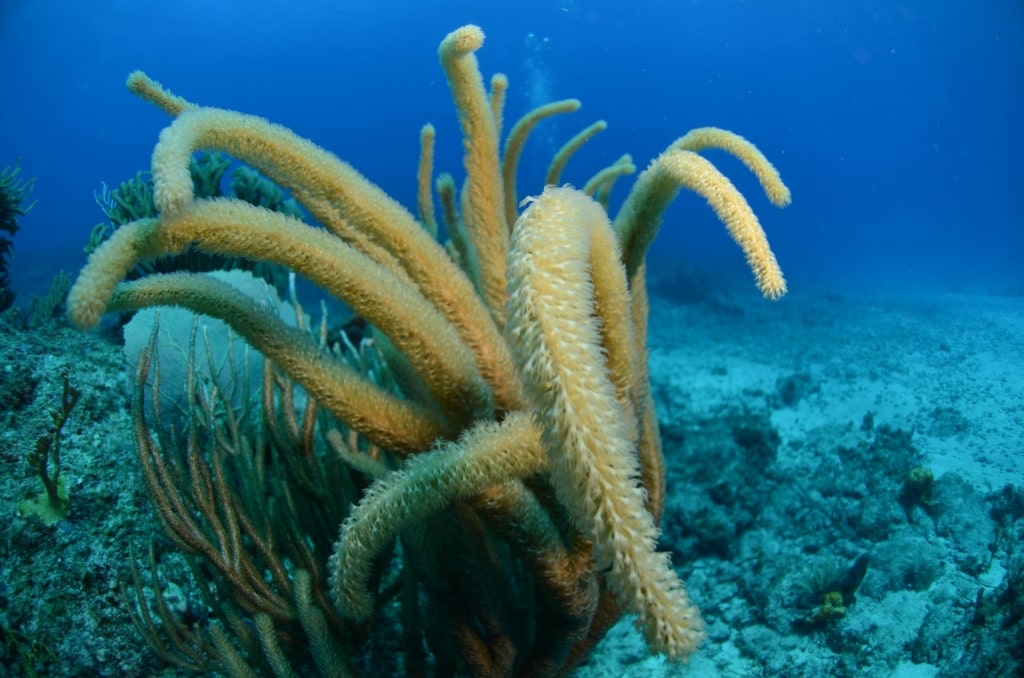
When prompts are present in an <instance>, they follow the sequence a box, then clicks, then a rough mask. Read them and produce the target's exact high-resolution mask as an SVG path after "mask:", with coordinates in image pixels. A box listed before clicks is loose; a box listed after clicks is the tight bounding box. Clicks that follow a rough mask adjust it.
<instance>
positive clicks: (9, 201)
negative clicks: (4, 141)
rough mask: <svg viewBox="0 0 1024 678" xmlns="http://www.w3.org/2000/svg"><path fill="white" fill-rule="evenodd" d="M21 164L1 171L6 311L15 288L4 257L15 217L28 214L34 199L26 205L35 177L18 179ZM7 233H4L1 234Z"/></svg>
mask: <svg viewBox="0 0 1024 678" xmlns="http://www.w3.org/2000/svg"><path fill="white" fill-rule="evenodd" d="M20 173H21V166H20V165H19V164H18V163H15V164H14V166H13V167H5V168H4V169H3V171H0V311H6V310H7V309H9V308H10V307H11V305H12V304H13V303H14V290H12V289H11V288H10V284H11V279H10V277H9V276H8V274H7V260H8V258H10V256H11V253H12V252H13V251H14V234H15V233H17V232H18V229H19V228H20V226H18V217H23V216H25V215H26V214H28V212H29V210H31V209H32V206H33V205H35V201H33V202H31V203H29V204H28V205H27V206H26V205H25V200H26V199H27V198H28V194H29V193H31V192H32V187H33V186H34V185H35V183H36V180H35V179H20V178H18V175H19V174H20ZM4 232H6V235H4Z"/></svg>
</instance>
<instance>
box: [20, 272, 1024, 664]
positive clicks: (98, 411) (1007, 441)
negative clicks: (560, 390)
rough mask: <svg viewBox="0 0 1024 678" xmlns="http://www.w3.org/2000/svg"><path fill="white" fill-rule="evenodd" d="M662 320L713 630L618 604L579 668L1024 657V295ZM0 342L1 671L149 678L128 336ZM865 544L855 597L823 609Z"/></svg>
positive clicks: (675, 462) (726, 302)
mask: <svg viewBox="0 0 1024 678" xmlns="http://www.w3.org/2000/svg"><path fill="white" fill-rule="evenodd" d="M744 299H746V298H744ZM651 320H652V322H651V331H650V346H651V355H650V371H651V375H652V381H653V386H654V393H655V397H656V399H657V401H658V408H659V419H660V421H661V425H662V433H663V441H664V447H665V456H666V461H667V473H668V501H667V507H666V512H665V518H664V520H663V528H664V532H665V534H664V537H663V540H662V545H663V547H664V548H667V549H670V550H671V551H672V552H673V559H674V562H675V564H676V565H677V567H678V568H679V570H680V572H681V574H682V575H683V576H684V577H685V578H686V580H687V581H688V586H689V589H690V592H691V595H692V596H693V598H694V600H695V602H697V603H698V604H699V605H700V607H701V608H702V610H703V612H704V615H705V618H706V620H707V625H708V640H707V642H706V643H705V645H704V647H703V648H702V649H701V650H700V651H699V653H698V654H697V655H696V656H695V657H694V658H693V659H692V660H691V661H690V663H689V666H688V667H685V668H684V667H680V666H677V665H666V664H665V663H664V662H663V661H661V660H660V659H658V658H650V657H648V656H647V653H646V651H645V649H644V646H643V645H642V641H641V640H640V638H639V635H638V634H637V632H636V631H634V630H633V629H632V627H631V626H630V624H629V622H628V620H625V621H623V622H621V623H620V624H619V625H618V626H617V627H616V628H615V629H613V630H612V632H611V633H610V634H609V636H608V637H607V638H606V639H605V641H604V642H603V643H602V644H601V645H600V646H599V647H598V650H597V652H596V653H595V654H594V656H593V657H592V658H591V660H590V661H589V662H588V663H587V664H586V665H585V666H583V667H581V668H580V669H578V671H577V673H576V674H575V675H577V676H581V677H584V678H592V677H597V676H617V677H624V676H659V675H694V676H719V675H720V676H758V675H775V676H819V675H856V676H933V675H944V676H953V675H1007V676H1009V675H1021V673H1020V672H1021V671H1022V670H1024V669H1022V666H1024V650H1022V645H1024V631H1022V624H1024V622H1022V621H1021V616H1022V614H1024V580H1021V579H1022V576H1021V572H1020V570H1021V567H1020V564H1021V562H1024V557H1022V556H1020V555H1018V554H1019V553H1021V552H1022V551H1024V494H1022V490H1021V488H1020V486H1021V485H1022V484H1024V483H1022V481H1024V338H1022V336H1024V335H1022V330H1024V297H1021V296H986V295H973V294H972V295H969V294H952V293H942V294H926V293H912V294H911V293H908V294H900V293H898V292H891V293H887V294H884V295H868V294H834V293H828V294H826V293H822V294H813V293H811V294H809V293H799V292H797V293H793V294H791V295H790V296H789V297H787V298H785V299H784V300H782V301H781V302H778V303H768V302H764V301H761V300H757V299H754V298H750V299H749V300H744V301H734V300H730V299H728V298H722V297H717V298H716V297H709V298H708V299H705V300H703V301H701V302H699V303H690V304H674V303H669V302H667V301H665V300H663V299H661V298H659V297H657V296H654V297H653V298H652V305H651ZM0 351H2V356H0V357H2V358H3V362H4V367H3V370H4V374H3V381H0V385H2V387H3V389H4V393H6V392H8V391H9V390H10V389H11V388H12V385H16V383H17V381H18V380H20V379H35V380H36V382H37V383H38V386H37V387H36V388H35V389H34V393H33V395H32V396H31V397H30V399H29V400H28V401H26V402H19V403H12V402H10V401H4V403H3V405H4V409H5V412H4V426H3V428H2V430H0V463H2V464H3V469H4V470H3V473H2V474H0V511H2V512H3V519H2V520H0V537H2V539H0V556H2V557H0V628H3V629H4V631H5V635H4V636H3V638H4V641H3V643H2V645H3V646H4V647H3V652H4V655H2V656H3V661H2V662H0V674H3V675H7V674H10V675H21V674H20V673H19V669H18V666H19V661H20V662H21V664H22V665H24V661H25V660H26V659H28V660H31V661H36V662H38V665H39V666H41V667H44V668H46V671H45V672H43V673H42V675H51V676H61V675H119V676H133V675H147V674H151V672H153V671H154V670H155V668H156V666H157V664H156V663H155V662H154V661H153V659H152V656H151V655H150V654H149V653H148V650H147V648H146V647H145V645H144V643H143V641H142V640H141V638H140V637H139V636H138V635H137V634H136V633H135V631H134V630H133V628H132V627H131V626H130V624H129V623H128V620H127V616H126V614H125V611H124V605H123V602H122V600H121V598H120V596H119V595H118V593H117V586H118V581H120V580H124V579H125V578H126V565H125V562H126V549H127V546H128V543H129V542H134V543H136V544H142V543H143V540H144V538H145V537H146V535H147V534H148V533H151V532H152V530H154V529H157V528H156V527H155V523H154V522H153V520H152V516H151V514H150V513H149V511H148V504H147V502H148V500H147V499H146V497H145V495H144V493H143V492H142V491H141V490H140V489H139V488H138V476H137V474H136V473H135V472H134V471H133V470H132V469H133V467H134V453H133V451H132V448H131V438H130V435H129V421H128V417H127V412H126V410H125V404H126V396H125V395H124V392H123V389H124V388H125V385H126V380H125V379H124V378H123V376H121V375H120V374H119V373H118V370H119V366H120V358H119V354H118V352H117V349H115V348H113V347H112V346H111V345H109V344H105V343H104V342H103V341H102V340H101V339H100V338H99V337H98V336H95V335H94V336H85V335H81V334H79V333H76V332H73V331H72V330H70V329H68V328H66V327H62V326H60V324H59V323H57V322H56V321H55V322H54V324H51V325H49V326H47V327H44V328H41V329H38V330H36V331H34V332H32V333H25V332H21V331H18V330H15V329H14V328H13V327H11V325H10V323H8V324H7V325H6V326H5V327H3V328H2V330H0ZM64 365H68V366H70V369H71V376H72V379H73V380H74V381H75V382H76V383H77V384H79V385H80V386H81V387H82V388H83V389H85V390H86V391H87V393H86V395H85V396H83V402H82V404H81V406H80V407H79V408H78V409H79V411H78V412H77V413H76V418H75V419H74V420H73V421H72V422H71V423H70V424H69V426H68V429H67V436H66V439H65V451H64V468H65V473H66V476H67V479H68V484H69V486H70V489H71V505H72V511H71V514H70V515H69V516H68V518H66V519H65V520H62V521H60V522H59V523H57V524H56V525H54V526H52V527H43V526H41V525H39V524H38V523H36V522H35V521H34V520H33V519H31V518H26V517H22V516H20V515H18V513H17V511H16V509H15V504H16V502H17V501H19V500H20V499H22V498H24V497H25V496H27V495H30V494H32V493H34V492H36V491H37V489H38V488H37V487H36V483H37V481H35V480H34V479H33V478H32V477H31V476H30V474H29V473H28V472H27V471H26V469H25V462H24V455H25V454H27V451H28V450H27V446H28V444H29V442H28V441H30V440H34V435H37V434H38V433H37V432H38V430H39V428H40V426H42V425H44V424H45V416H46V414H45V407H44V406H45V403H46V402H52V398H53V397H54V396H55V394H57V393H59V391H58V390H57V389H58V384H59V381H58V379H57V377H56V376H55V375H57V374H58V373H59V370H60V369H61V368H62V366H64ZM48 399H49V400H48ZM752 441H753V442H752ZM751 454H753V455H754V456H753V457H750V456H748V455H751ZM912 468H927V469H929V470H930V471H931V472H932V474H933V476H934V478H935V483H934V489H933V491H931V492H929V494H928V497H927V500H926V501H923V502H919V503H917V504H916V505H914V504H913V503H912V502H910V503H909V505H908V503H907V502H905V501H904V502H901V496H904V495H903V494H902V493H903V492H904V490H903V488H904V481H905V480H906V477H907V474H908V473H909V471H910V470H911V469H912ZM1013 484H1016V487H1011V488H1009V489H1007V486H1008V485H1013ZM709 488H710V490H709ZM864 555H867V556H868V558H869V561H870V563H869V565H868V567H867V570H866V572H861V575H860V579H859V580H858V581H857V584H856V590H855V591H851V592H850V593H851V594H853V595H851V597H850V599H848V601H847V603H846V604H845V605H844V609H843V612H842V614H831V615H824V614H822V607H823V603H822V602H821V601H822V597H821V594H822V593H823V592H824V591H826V590H829V589H833V588H841V587H842V585H840V584H837V583H836V582H837V581H838V580H841V579H842V578H843V576H844V575H845V574H847V573H849V572H850V571H851V569H852V568H853V567H854V565H853V564H854V563H856V562H858V559H859V558H861V557H862V556H864ZM833 612H834V611H833ZM25 653H28V654H25ZM146 657H148V659H146ZM181 675H185V674H184V673H182V674H181Z"/></svg>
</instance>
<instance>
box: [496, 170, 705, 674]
mask: <svg viewBox="0 0 1024 678" xmlns="http://www.w3.org/2000/svg"><path fill="white" fill-rule="evenodd" d="M596 231H605V232H607V237H610V236H611V224H610V223H609V222H608V218H607V216H606V215H605V212H604V210H603V209H602V208H601V206H600V205H598V204H597V203H596V202H594V201H593V200H591V199H590V198H588V197H587V196H585V195H584V194H582V193H579V192H577V191H574V190H572V189H565V188H552V187H549V188H547V189H545V191H544V194H543V195H542V196H541V197H539V198H537V199H536V200H535V201H534V202H533V203H532V204H531V205H530V207H529V208H528V209H527V210H526V212H524V213H523V215H522V216H521V217H520V218H519V221H517V222H516V228H515V230H514V231H513V237H512V246H511V252H510V254H509V265H508V275H509V289H510V295H509V325H508V327H507V329H506V334H507V336H508V338H509V342H510V343H511V344H512V347H513V349H514V350H515V352H516V356H517V358H518V362H519V364H520V366H521V370H522V374H523V377H524V380H525V381H526V384H527V387H528V394H529V395H530V397H531V398H532V400H533V403H534V406H535V410H534V412H535V415H534V416H535V417H536V418H537V420H538V422H539V423H540V425H541V427H542V430H543V434H542V442H543V444H544V449H545V452H546V453H547V455H548V458H549V462H550V465H551V483H552V485H553V486H554V488H555V491H556V492H557V493H558V498H559V500H560V501H561V503H563V504H564V505H565V506H567V507H568V509H569V513H570V515H571V517H572V519H573V521H574V522H575V524H576V525H577V526H578V527H579V528H580V529H581V530H582V531H583V532H584V533H585V534H586V535H588V536H589V537H590V538H591V539H592V540H593V541H594V557H595V560H596V562H597V566H598V567H599V568H610V569H609V571H608V574H607V575H606V576H607V579H608V582H609V586H610V588H611V589H612V590H613V591H614V592H615V594H616V596H617V597H618V599H619V602H620V603H621V604H622V605H623V606H625V607H626V609H628V610H630V611H632V612H634V613H636V614H637V615H638V617H639V621H640V624H641V625H642V627H643V629H644V636H645V637H646V638H647V641H648V642H649V643H650V644H651V646H652V647H653V648H654V649H655V650H657V651H658V652H664V653H665V654H667V655H668V656H669V657H673V658H682V657H686V656H689V655H690V654H691V653H692V652H693V651H694V649H695V648H696V647H697V645H698V644H699V643H700V642H701V640H702V639H703V637H704V630H703V624H702V623H701V620H700V615H699V613H698V611H697V609H696V607H694V606H693V605H692V604H691V603H690V599H689V596H688V595H687V593H686V589H685V588H684V587H683V584H682V582H680V581H679V578H678V577H677V576H676V574H675V571H674V570H673V569H672V567H671V565H670V563H669V561H668V556H667V555H666V554H664V553H658V552H657V551H656V550H655V542H656V540H657V536H658V533H657V528H656V527H655V525H654V522H653V520H652V517H651V514H650V513H648V512H647V510H646V509H645V507H644V502H645V498H644V491H643V489H642V488H641V487H640V485H639V477H640V467H639V462H638V460H637V457H636V454H635V449H636V442H637V437H638V431H637V421H636V419H635V417H634V416H633V414H632V412H631V411H629V410H628V409H627V408H625V407H623V404H622V403H621V402H620V401H619V399H618V398H617V396H616V390H615V387H614V385H613V384H612V382H611V381H610V380H609V378H608V376H607V374H608V371H607V363H606V360H605V356H604V355H603V353H602V351H601V345H602V343H603V341H602V338H601V327H602V326H603V323H602V322H600V319H599V316H598V309H597V307H596V306H595V304H594V300H593V296H594V289H595V287H600V286H602V285H603V284H604V283H601V282H597V281H595V280H593V279H592V278H591V270H593V269H591V267H590V266H589V262H590V259H591V251H590V250H591V247H592V243H594V241H595V236H594V233H595V232H596ZM606 273H607V272H606ZM596 274H597V272H596V271H595V275H596ZM618 275H620V276H622V277H623V283H622V284H623V285H624V284H625V283H624V272H622V271H620V272H619V273H618ZM612 322H622V319H621V318H618V319H612Z"/></svg>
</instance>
